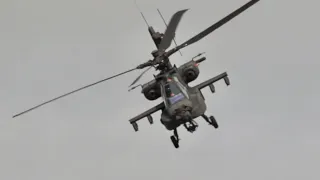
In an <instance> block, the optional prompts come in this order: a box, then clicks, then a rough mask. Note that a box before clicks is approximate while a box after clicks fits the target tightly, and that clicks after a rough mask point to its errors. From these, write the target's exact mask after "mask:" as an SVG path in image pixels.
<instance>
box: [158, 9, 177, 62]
mask: <svg viewBox="0 0 320 180" xmlns="http://www.w3.org/2000/svg"><path fill="white" fill-rule="evenodd" d="M157 11H158V13H159V15H160V17H161V19H162V21H163V23H164V25H166V28H168V24H167V22H166V20H165V19H164V17H163V16H162V13H161V12H160V10H159V9H157ZM175 36H176V35H175V34H174V37H173V42H174V44H175V45H176V47H177V46H178V44H177V42H176V39H175ZM179 53H180V55H181V56H182V53H181V51H179Z"/></svg>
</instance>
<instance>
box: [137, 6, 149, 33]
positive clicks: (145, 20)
mask: <svg viewBox="0 0 320 180" xmlns="http://www.w3.org/2000/svg"><path fill="white" fill-rule="evenodd" d="M134 3H135V5H136V7H137V9H138V11H139V12H140V14H141V16H142V18H143V20H144V22H145V23H146V25H147V26H148V27H150V26H149V24H148V21H147V19H146V18H145V17H144V15H143V13H142V11H141V10H140V8H139V6H138V4H137V0H134Z"/></svg>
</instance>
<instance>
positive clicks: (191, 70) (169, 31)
mask: <svg viewBox="0 0 320 180" xmlns="http://www.w3.org/2000/svg"><path fill="white" fill-rule="evenodd" d="M258 1H259V0H251V1H249V2H248V3H246V4H244V5H243V6H241V7H240V8H238V9H236V10H235V11H233V12H232V13H230V14H229V15H227V16H226V17H224V18H222V19H221V20H220V21H218V22H216V23H215V24H213V25H212V26H210V27H208V28H207V29H205V30H204V31H202V32H200V33H199V34H197V35H195V36H194V37H192V38H190V39H189V40H187V41H185V42H184V43H182V44H180V45H176V46H175V47H174V48H172V49H170V50H168V51H166V50H167V49H168V48H169V47H170V46H171V43H172V41H174V42H175V39H174V37H175V32H176V29H177V27H178V24H179V22H180V20H181V18H182V16H183V15H184V13H185V12H186V11H188V9H183V10H180V11H178V12H176V13H175V14H174V15H173V16H172V17H171V19H170V21H169V24H166V26H167V28H166V30H165V32H164V33H159V32H156V31H155V30H154V29H153V27H152V26H149V25H148V23H147V21H146V20H145V18H144V16H143V14H142V12H141V11H140V13H141V15H142V16H143V18H144V20H145V21H146V23H147V25H148V31H149V34H150V36H151V38H152V40H153V42H154V44H155V45H156V47H157V50H154V51H152V53H151V54H152V56H153V59H152V60H149V61H147V62H145V63H142V64H140V65H138V66H137V67H135V68H132V69H130V70H127V71H124V72H122V73H119V74H117V75H114V76H111V77H108V78H105V79H103V80H100V81H97V82H95V83H92V84H89V85H87V86H84V87H81V88H79V89H76V90H74V91H71V92H69V93H66V94H64V95H61V96H58V97H56V98H54V99H51V100H49V101H46V102H44V103H42V104H39V105H37V106H35V107H33V108H30V109H28V110H26V111H23V112H21V113H19V114H16V115H14V116H13V118H15V117H17V116H20V115H22V114H25V113H27V112H29V111H31V110H34V109H36V108H39V107H40V106H43V105H45V104H48V103H50V102H52V101H55V100H57V99H60V98H62V97H65V96H68V95H70V94H73V93H75V92H78V91H80V90H83V89H85V88H88V87H91V86H93V85H96V84H99V83H102V82H104V81H107V80H110V79H112V78H115V77H117V76H120V75H123V74H126V73H129V72H132V71H134V70H139V69H144V68H147V69H146V70H145V71H143V72H142V73H141V74H140V75H139V76H138V77H137V78H136V79H135V80H134V81H133V83H132V84H131V85H130V86H129V87H131V89H129V91H131V90H133V89H135V88H136V87H141V88H142V91H141V93H142V94H144V96H145V98H146V99H147V100H150V101H154V100H157V99H158V98H160V97H161V98H162V102H161V103H159V104H158V105H156V106H154V107H152V108H150V109H148V110H147V111H145V112H143V113H141V114H139V115H137V116H136V117H133V118H131V119H130V120H129V122H130V124H132V126H133V128H134V130H135V131H138V130H139V128H138V124H137V122H138V121H139V120H141V119H143V118H147V119H148V121H149V123H150V124H153V118H152V114H154V113H156V112H158V111H161V112H162V113H161V117H160V122H161V123H162V124H163V125H164V126H165V128H166V129H167V130H169V131H173V135H172V136H171V137H170V139H171V141H172V143H173V145H174V147H175V148H179V140H180V138H179V135H178V131H177V129H178V127H180V126H181V125H183V126H184V127H185V128H186V129H187V131H189V132H191V133H192V132H194V131H196V129H197V127H198V124H197V122H196V121H195V119H196V118H198V117H200V116H201V117H202V118H203V119H204V120H205V121H206V122H208V123H209V125H212V126H213V127H214V128H218V127H219V126H218V123H217V121H216V119H215V118H214V116H209V117H208V116H207V115H206V114H205V112H206V111H207V106H206V103H205V97H204V95H203V94H202V92H201V90H202V89H203V88H205V87H208V86H209V88H210V90H211V92H212V93H214V92H215V87H214V83H215V82H217V81H219V80H222V79H223V80H224V81H225V83H226V85H227V86H228V85H230V81H229V78H228V74H227V72H224V73H221V74H219V75H217V76H215V77H213V78H211V79H208V80H206V81H204V82H202V83H200V84H198V85H195V86H193V87H191V86H189V83H190V82H193V81H194V80H196V79H197V78H198V76H199V73H200V70H199V67H198V65H199V64H200V63H202V62H203V61H205V60H206V57H201V58H198V57H200V56H201V55H203V53H200V54H198V55H197V56H195V57H194V58H192V59H191V60H190V61H189V62H187V63H185V64H183V65H181V66H180V67H176V65H172V64H171V62H170V60H169V57H170V56H171V55H172V54H174V53H176V52H177V51H180V50H181V49H182V48H185V47H187V46H189V45H191V44H193V43H195V42H197V41H199V40H201V39H202V38H204V37H205V36H207V35H208V34H210V33H211V32H213V31H214V30H216V29H218V28H219V27H221V26H222V25H224V24H225V23H227V22H228V21H230V20H231V19H233V18H234V17H236V16H238V15H239V14H241V13H242V12H243V11H245V10H246V9H248V8H249V7H251V6H252V5H254V4H255V3H257V2H258ZM158 11H159V10H158ZM159 13H160V11H159ZM160 15H161V13H160ZM161 16H162V15H161ZM163 20H164V19H163ZM164 22H165V21H164ZM175 43H176V42H175ZM180 53H181V52H180ZM152 67H153V68H154V69H155V70H157V71H159V73H158V74H157V75H154V78H153V79H152V80H151V81H149V82H147V83H144V84H142V85H141V84H139V85H137V86H133V85H134V84H135V83H136V82H138V81H139V79H140V78H141V77H142V76H143V75H144V74H145V73H146V72H147V71H148V70H150V69H151V68H152ZM132 86H133V87H132Z"/></svg>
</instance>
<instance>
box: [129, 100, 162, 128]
mask: <svg viewBox="0 0 320 180" xmlns="http://www.w3.org/2000/svg"><path fill="white" fill-rule="evenodd" d="M164 108H165V105H164V103H163V102H161V103H160V104H158V105H156V106H154V107H152V108H150V109H149V110H147V111H145V112H143V113H141V114H139V115H138V116H136V117H134V118H132V119H130V120H129V122H130V123H131V124H132V126H133V128H134V130H135V131H138V124H137V121H139V120H141V119H142V118H145V117H147V118H148V120H149V123H150V124H153V118H152V116H151V114H153V113H155V112H157V111H159V110H162V109H164Z"/></svg>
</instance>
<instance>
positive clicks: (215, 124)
mask: <svg viewBox="0 0 320 180" xmlns="http://www.w3.org/2000/svg"><path fill="white" fill-rule="evenodd" d="M209 118H210V121H211V124H212V126H213V127H214V128H216V129H217V128H218V127H219V125H218V123H217V121H216V119H215V118H214V117H213V116H210V117H209Z"/></svg>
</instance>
